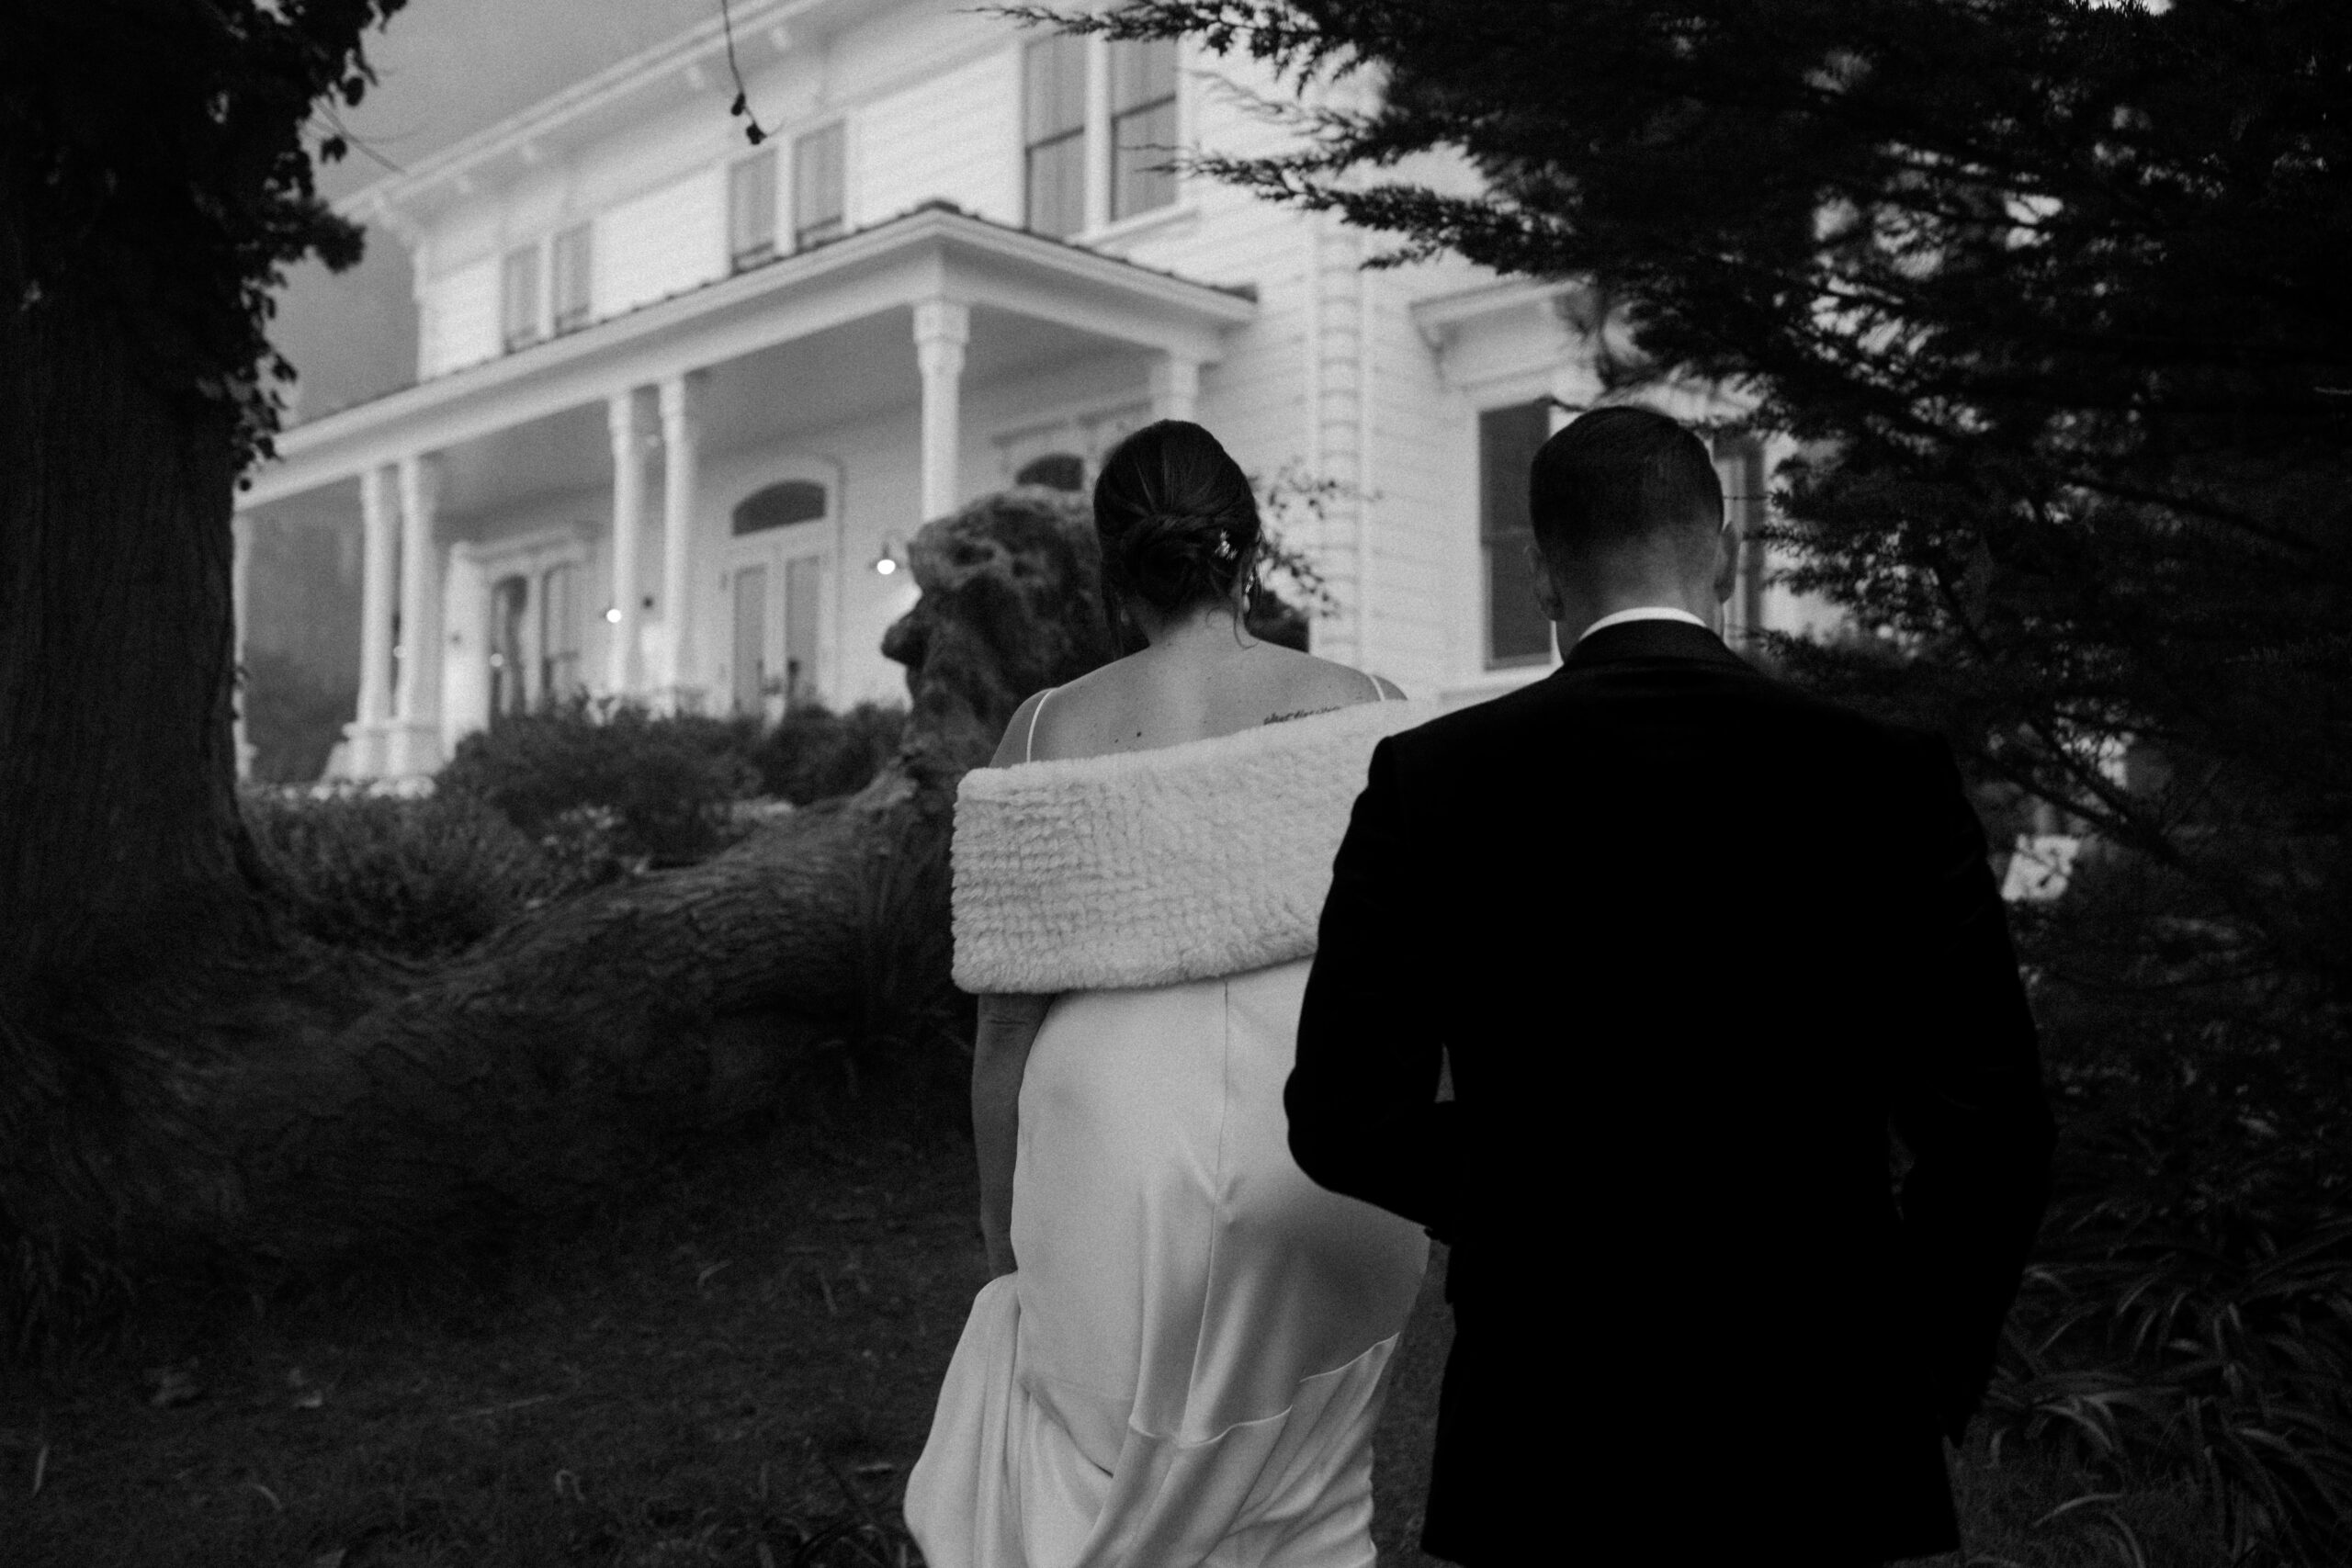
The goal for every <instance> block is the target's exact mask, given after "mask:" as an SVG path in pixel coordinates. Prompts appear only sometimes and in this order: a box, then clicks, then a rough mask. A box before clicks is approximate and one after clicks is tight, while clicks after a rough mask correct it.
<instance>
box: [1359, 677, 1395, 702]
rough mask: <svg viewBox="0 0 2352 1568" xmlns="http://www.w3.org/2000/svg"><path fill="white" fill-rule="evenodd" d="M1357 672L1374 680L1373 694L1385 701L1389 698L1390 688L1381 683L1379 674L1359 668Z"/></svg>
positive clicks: (1371, 680)
mask: <svg viewBox="0 0 2352 1568" xmlns="http://www.w3.org/2000/svg"><path fill="white" fill-rule="evenodd" d="M1356 673H1357V674H1359V675H1362V676H1363V678H1364V679H1365V680H1367V681H1369V682H1372V694H1373V695H1374V696H1375V697H1377V698H1379V699H1380V700H1381V701H1382V702H1384V703H1385V702H1386V701H1387V700H1388V688H1387V687H1385V686H1384V685H1382V684H1381V683H1380V677H1379V676H1377V675H1375V674H1374V673H1373V672H1372V671H1369V670H1359V671H1356Z"/></svg>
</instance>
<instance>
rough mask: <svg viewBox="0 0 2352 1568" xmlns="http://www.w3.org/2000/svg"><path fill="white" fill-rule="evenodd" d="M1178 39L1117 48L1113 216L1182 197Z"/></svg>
mask: <svg viewBox="0 0 2352 1568" xmlns="http://www.w3.org/2000/svg"><path fill="white" fill-rule="evenodd" d="M1175 152H1176V40H1175V39H1120V40H1116V41H1114V42H1113V44H1112V45H1111V217H1112V219H1113V220H1114V221H1116V220H1119V219H1121V218H1127V217H1132V216H1133V215H1135V214H1136V213H1138V212H1148V211H1150V210H1151V209H1153V208H1155V207H1166V206H1167V205H1168V204H1169V203H1170V202H1172V201H1174V200H1175V199H1176V171H1175V170H1174V169H1172V168H1170V166H1169V160H1170V158H1171V157H1173V156H1174V155H1175Z"/></svg>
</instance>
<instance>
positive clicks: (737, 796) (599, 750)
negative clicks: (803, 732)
mask: <svg viewBox="0 0 2352 1568" xmlns="http://www.w3.org/2000/svg"><path fill="white" fill-rule="evenodd" d="M755 735H756V728H755V727H754V725H753V723H752V720H749V719H723V718H708V717H704V716H700V715H694V714H680V715H673V716H656V715H654V714H651V713H649V712H647V711H646V710H645V709H644V708H642V707H640V706H638V705H634V704H619V703H614V702H611V701H609V700H591V699H589V698H586V697H575V698H573V699H571V701H569V702H565V703H560V704H556V705H550V706H548V707H547V708H545V709H543V710H541V711H539V712H537V713H532V714H517V715H515V716H511V717H507V718H503V719H501V720H500V721H499V723H498V724H497V725H495V726H494V727H492V728H489V729H486V730H481V731H479V732H477V733H475V734H472V735H469V736H467V737H466V738H465V739H463V740H461V741H459V742H458V754H457V755H456V756H455V757H453V758H451V759H450V761H449V762H448V763H447V766H445V767H443V768H442V770H441V772H440V773H439V774H438V775H437V776H436V778H435V790H436V792H437V793H438V794H440V795H465V796H469V797H470V798H472V799H475V800H479V801H481V802H482V803H484V804H486V805H488V806H491V807H495V808H496V809H497V810H498V811H500V812H502V813H503V814H504V816H505V817H506V819H507V820H508V821H510V822H512V823H513V824H514V825H515V827H516V828H518V829H522V831H523V832H524V833H526V834H527V835H529V836H531V837H532V838H535V839H536V838H538V837H541V836H542V835H546V834H548V833H554V832H560V830H561V824H562V823H563V821H564V820H565V819H566V816H567V814H568V813H574V812H580V811H583V810H590V811H593V810H597V809H602V810H604V811H606V812H609V813H610V814H611V817H612V843H613V845H614V848H615V850H616V852H618V853H621V854H623V855H628V856H635V857H643V858H645V859H647V860H650V861H653V862H656V863H667V864H676V863H682V862H685V861H691V860H695V859H698V858H700V857H701V856H703V855H707V854H708V853H709V852H711V851H713V850H715V849H717V848H718V847H719V846H720V845H721V844H723V843H724V842H725V841H726V840H727V839H728V837H729V832H730V814H729V806H730V805H731V804H732V803H733V802H735V801H737V800H741V799H743V798H745V797H747V796H750V795H753V794H755V793H757V791H758V789H759V785H760V775H759V771H758V769H756V768H754V767H753V766H752V763H751V761H749V753H750V751H751V750H752V745H753V744H754V737H755ZM575 820H576V819H575Z"/></svg>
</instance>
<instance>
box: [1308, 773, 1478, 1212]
mask: <svg viewBox="0 0 2352 1568" xmlns="http://www.w3.org/2000/svg"><path fill="white" fill-rule="evenodd" d="M1417 863H1418V857H1417V856H1416V855H1415V853H1414V852H1413V848H1412V846H1411V845H1410V843H1409V842H1408V835H1407V832H1406V824H1405V821H1404V810H1403V803H1402V802H1401V801H1400V799H1399V798H1398V790H1397V761H1396V754H1395V742H1393V741H1390V740H1384V741H1382V742H1381V743H1380V745H1379V746H1378V747H1376V748H1375V749H1374V751H1373V754H1372V767H1371V773H1370V777H1369V780H1368V782H1367V783H1366V784H1365V785H1364V790H1363V794H1362V795H1359V796H1358V797H1357V799H1356V805H1355V813H1354V815H1353V817H1352V818H1351V819H1350V821H1349V825H1348V832H1347V837H1346V838H1345V839H1344V840H1342V841H1341V843H1340V852H1339V857H1338V859H1337V860H1336V861H1335V862H1334V863H1333V864H1332V870H1331V892H1330V896H1329V898H1328V899H1326V900H1325V902H1324V905H1323V919H1322V925H1321V929H1320V934H1319V935H1318V937H1317V947H1316V953H1315V965H1314V968H1313V969H1312V970H1311V971H1310V972H1309V974H1308V976H1307V981H1306V1005H1305V1007H1304V1009H1303V1010H1301V1012H1300V1014H1299V1022H1298V1062H1297V1065H1296V1066H1295V1067H1294V1068H1293V1069H1292V1071H1291V1075H1290V1082H1289V1084H1288V1086H1287V1087H1286V1088H1285V1089H1283V1109H1284V1110H1285V1111H1288V1112H1289V1113H1290V1149H1291V1155H1292V1157H1294V1158H1295V1159H1296V1160H1297V1161H1298V1165H1299V1168H1300V1169H1301V1170H1304V1171H1305V1172H1306V1174H1307V1175H1308V1176H1309V1177H1311V1178H1312V1179H1314V1180H1316V1181H1317V1182H1318V1183H1320V1184H1321V1185H1322V1186H1324V1187H1328V1188H1329V1189H1330V1190H1332V1191H1334V1192H1343V1193H1346V1194H1347V1195H1348V1196H1350V1197H1352V1198H1361V1199H1363V1200H1364V1201H1366V1202H1369V1203H1374V1204H1377V1205H1378V1206H1380V1207H1381V1208H1384V1209H1387V1210H1389V1211H1391V1212H1392V1213H1398V1214H1402V1215H1404V1216H1405V1217H1406V1218H1407V1219H1409V1220H1416V1221H1418V1222H1419V1223H1420V1224H1423V1225H1426V1226H1428V1227H1429V1229H1430V1232H1431V1233H1432V1234H1433V1235H1436V1236H1437V1238H1438V1239H1439V1240H1440V1241H1445V1242H1451V1241H1452V1240H1453V1239H1454V1224H1455V1220H1456V1218H1457V1211H1456V1201H1455V1191H1456V1187H1457V1183H1458V1179H1459V1171H1460V1153H1459V1139H1460V1135H1461V1134H1460V1122H1459V1119H1458V1118H1459V1111H1457V1109H1456V1107H1455V1106H1454V1104H1453V1102H1452V1101H1450V1100H1449V1101H1446V1102H1443V1103H1440V1102H1439V1100H1438V1098H1437V1089H1438V1077H1439V1071H1440V1067H1441V1066H1442V1055H1443V1040H1442V1036H1441V1033H1440V1030H1439V1016H1440V1015H1439V1012H1438V1009H1437V1006H1436V986H1435V978H1436V976H1435V973H1434V971H1435V969H1436V967H1437V966H1436V964H1435V955H1434V954H1433V953H1431V952H1430V942H1429V931H1428V928H1427V923H1426V917H1427V914H1428V911H1429V908H1430V905H1429V903H1428V901H1427V900H1426V898H1424V897H1421V896H1420V891H1419V888H1418V886H1416V884H1417V878H1416V876H1415V874H1414V868H1415V866H1416V865H1417Z"/></svg>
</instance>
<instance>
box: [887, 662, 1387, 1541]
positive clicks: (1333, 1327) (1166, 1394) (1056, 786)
mask: <svg viewBox="0 0 2352 1568" xmlns="http://www.w3.org/2000/svg"><path fill="white" fill-rule="evenodd" d="M1429 716H1430V713H1429V712H1428V711H1427V710H1426V709H1423V708H1422V707H1421V705H1418V704H1405V703H1389V704H1381V705H1375V704H1366V705H1362V706H1359V707H1353V708H1346V709H1341V710H1340V711H1338V712H1335V713H1330V714H1324V715H1317V716H1313V717H1310V718H1306V719H1299V720H1294V721H1292V722H1289V723H1286V724H1282V725H1274V726H1269V727H1267V728H1263V729H1258V730H1251V731H1249V732H1246V733H1244V734H1240V735H1234V736H1227V737H1221V738H1218V739H1211V740H1203V741H1195V742H1192V743H1189V744H1186V745H1182V746H1173V747H1169V748H1166V749H1165V750H1157V751H1148V752H1136V753H1125V754H1121V755H1117V756H1110V757H1097V758H1084V759H1079V760H1075V761H1047V762H1036V763H1028V764H1024V765H1022V766H1019V767H1014V768H1009V769H999V770H988V771H984V772H981V773H973V774H971V775H970V776H969V777H968V778H967V780H966V782H965V786H964V788H963V790H962V792H961V793H960V795H959V796H958V800H957V807H956V852H955V854H956V975H957V979H958V982H959V983H960V984H962V985H964V986H965V987H966V988H967V989H973V990H981V991H1030V992H1051V993H1055V994H1056V996H1055V1000H1054V1003H1053V1005H1052V1007H1051V1009H1050V1010H1048V1012H1047V1013H1046V1021H1045V1025H1044V1027H1043V1029H1042V1030H1041V1031H1040V1032H1039V1033H1038V1036H1037V1040H1036V1043H1035V1045H1034V1046H1033V1047H1032V1049H1031V1051H1030V1055H1029V1061H1028V1066H1027V1069H1026V1072H1025V1075H1024V1077H1023V1082H1022V1089H1021V1101H1020V1113H1021V1132H1020V1144H1019V1154H1018V1157H1017V1161H1016V1165H1015V1170H1014V1177H1013V1195H1012V1246H1013V1252H1014V1255H1015V1257H1016V1258H1017V1259H1018V1260H1019V1264H1020V1268H1019V1269H1018V1271H1017V1272H1014V1273H1012V1274H1008V1275H1005V1276H1003V1277H1002V1278H1001V1279H998V1280H993V1281H991V1282H990V1283H989V1285H987V1286H986V1287H985V1288H983V1289H982V1290H981V1292H980V1293H979V1296H978V1300H976V1301H975V1302H974V1303H973V1307H972V1315H971V1318H970V1320H969V1322H968V1323H967V1325H966V1326H965V1329H964V1335H963V1338H962V1341H961V1342H960V1343H959V1344H958V1345H957V1347H956V1355H955V1359H954V1361H953V1362H952V1363H951V1365H950V1366H949V1368H948V1371H947V1377H946V1381H945V1382H944V1386H943V1387H942V1389H941V1391H940V1396H939V1407H938V1411H937V1414H936V1416H934V1418H933V1424H932V1431H931V1438H930V1441H929V1442H928V1443H927V1444H926V1445H925V1447H924V1450H923V1454H922V1459H921V1461H919V1462H918V1463H917V1464H916V1466H915V1469H914V1472H913V1473H912V1474H911V1475H910V1477H909V1480H908V1484H907V1503H906V1513H907V1521H908V1524H909V1526H910V1529H912V1530H913V1532H914V1535H915V1539H916V1540H917V1542H918V1544H920V1545H921V1546H922V1551H923V1555H924V1557H925V1559H926V1561H927V1562H929V1563H930V1564H931V1568H1193V1565H1195V1564H1198V1565H1204V1568H1373V1563H1374V1551H1373V1547H1372V1540H1371V1535H1370V1527H1371V1521H1372V1447H1371V1439H1372V1430H1373V1427H1374V1423H1375V1421H1376V1420H1377V1418H1378V1416H1379V1411H1380V1402H1381V1398H1382V1394H1383V1393H1384V1390H1385V1380H1384V1373H1385V1371H1386V1368H1387V1364H1388V1359H1389V1357H1390V1355H1391V1354H1392V1352H1393V1351H1394V1350H1395V1348H1396V1345H1397V1335H1398V1333H1399V1331H1401V1330H1402V1328H1403V1327H1404V1325H1405V1320H1406V1317H1407V1315H1408V1314H1409V1313H1410V1311H1411V1309H1412V1304H1413V1300H1414V1297H1415V1295H1416V1293H1417V1292H1418V1290H1419V1284H1420V1278H1421V1273H1422V1269H1423V1268H1424V1266H1425V1265H1426V1262H1427V1258H1428V1241H1427V1238H1426V1237H1425V1235H1423V1233H1422V1232H1421V1230H1420V1228H1419V1226H1417V1225H1414V1224H1410V1223H1409V1222H1408V1221H1405V1220H1401V1219H1398V1218H1397V1217H1396V1216H1394V1215H1391V1214H1388V1213H1383V1212H1382V1211H1380V1210H1377V1209H1374V1208H1372V1207H1371V1206H1370V1205H1368V1204H1364V1203H1362V1202H1359V1201H1355V1200H1353V1199H1350V1198H1342V1197H1340V1196H1338V1195H1336V1194H1333V1193H1330V1192H1327V1191H1324V1190H1322V1189H1320V1188H1318V1187H1317V1186H1315V1185H1314V1183H1312V1182H1310V1181H1309V1180H1307V1179H1306V1177H1305V1176H1304V1175H1303V1174H1302V1173H1301V1172H1300V1171H1299V1169H1298V1168H1297V1166H1296V1165H1295V1163H1294V1162H1293V1161H1292V1159H1291V1157H1290V1152H1289V1147H1288V1139H1287V1132H1286V1127H1285V1122H1284V1118H1283V1105H1282V1092H1283V1082H1284V1080H1285V1079H1286V1078H1287V1077H1288V1076H1289V1073H1290V1067H1291V1062H1292V1058H1293V1055H1294V1051H1295V1035H1296V1030H1297V1025H1298V1011H1299V1001H1300V997H1301V994H1302V992H1303V990H1304V988H1305V986H1306V969H1307V964H1306V958H1307V956H1308V955H1310V954H1311V953H1312V951H1313V947H1314V932H1315V920H1316V918H1317V915H1318V914H1319V912H1320V909H1321V905H1322V900H1323V895H1324V892H1325V891H1326V890H1327V889H1328V887H1329V881H1330V863H1331V856H1332V853H1333V852H1335V851H1336V850H1337V848H1338V846H1339V840H1340V834H1341V832H1342V831H1343V830H1344V829H1345V828H1346V824H1347V814H1348V808H1349V806H1350V804H1351V802H1352V801H1353V799H1354V796H1355V795H1356V792H1357V790H1358V789H1359V788H1360V787H1361V785H1362V782H1363V776H1364V764H1365V762H1366V761H1367V760H1368V758H1369V756H1370V754H1371V750H1372V747H1373V744H1374V742H1375V741H1376V740H1377V739H1379V738H1380V737H1381V736H1382V735H1384V734H1386V733H1389V732H1391V731H1393V730H1397V729H1401V728H1407V727H1408V726H1409V725H1412V724H1415V723H1419V722H1420V721H1422V720H1424V719H1426V718H1427V717H1429Z"/></svg>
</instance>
